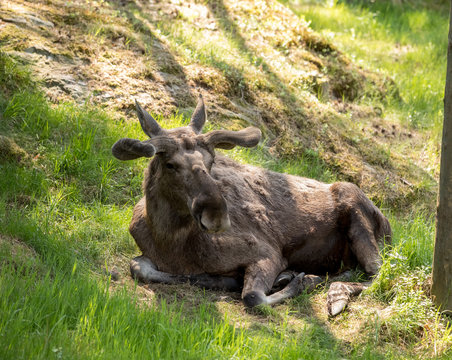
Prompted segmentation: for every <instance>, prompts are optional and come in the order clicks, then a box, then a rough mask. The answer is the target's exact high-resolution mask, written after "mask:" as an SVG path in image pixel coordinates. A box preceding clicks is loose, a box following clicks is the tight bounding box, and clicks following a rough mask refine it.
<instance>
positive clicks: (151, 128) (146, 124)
mask: <svg viewBox="0 0 452 360" xmlns="http://www.w3.org/2000/svg"><path fill="white" fill-rule="evenodd" d="M135 106H136V108H137V114H138V119H139V120H140V124H141V128H142V129H143V131H144V133H145V134H146V135H147V136H149V137H153V136H157V135H161V134H162V132H163V129H162V128H161V127H160V125H159V124H158V123H157V121H156V120H155V119H154V118H153V117H152V116H151V114H149V113H148V112H147V111H146V110H144V109H143V108H142V107H141V105H140V104H139V103H138V101H136V100H135Z"/></svg>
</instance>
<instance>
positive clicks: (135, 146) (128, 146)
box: [111, 138, 155, 160]
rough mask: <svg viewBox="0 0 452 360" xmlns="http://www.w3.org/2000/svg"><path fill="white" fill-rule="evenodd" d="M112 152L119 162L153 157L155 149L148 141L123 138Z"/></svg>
mask: <svg viewBox="0 0 452 360" xmlns="http://www.w3.org/2000/svg"><path fill="white" fill-rule="evenodd" d="M111 152H112V154H113V156H114V157H115V158H117V159H119V160H133V159H138V158H140V157H153V156H154V154H155V147H154V146H153V145H152V144H151V143H149V142H148V141H140V140H136V139H129V138H122V139H119V140H118V141H116V142H115V144H114V145H113V147H112V148H111Z"/></svg>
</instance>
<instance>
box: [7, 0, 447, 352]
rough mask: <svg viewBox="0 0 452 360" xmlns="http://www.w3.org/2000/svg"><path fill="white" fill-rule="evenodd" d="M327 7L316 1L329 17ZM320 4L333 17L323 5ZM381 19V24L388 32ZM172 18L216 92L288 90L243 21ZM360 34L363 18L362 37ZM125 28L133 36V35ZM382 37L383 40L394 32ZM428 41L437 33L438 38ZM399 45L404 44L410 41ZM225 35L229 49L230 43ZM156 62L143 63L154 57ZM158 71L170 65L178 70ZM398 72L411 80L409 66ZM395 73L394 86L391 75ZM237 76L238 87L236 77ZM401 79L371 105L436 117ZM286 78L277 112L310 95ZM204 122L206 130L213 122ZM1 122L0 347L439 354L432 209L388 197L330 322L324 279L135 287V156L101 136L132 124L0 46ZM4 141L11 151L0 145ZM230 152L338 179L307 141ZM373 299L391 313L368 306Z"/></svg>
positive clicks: (349, 13)
mask: <svg viewBox="0 0 452 360" xmlns="http://www.w3.org/2000/svg"><path fill="white" fill-rule="evenodd" d="M358 8H359V11H361V12H359V11H358V10H357V9H358ZM319 9H320V10H322V11H323V7H319V8H318V9H317V10H316V8H315V7H311V8H310V11H311V15H312V18H313V19H314V18H315V14H317V13H316V11H320V10H319ZM337 9H339V10H340V11H342V13H337V14H336V15H341V14H342V15H344V18H345V20H347V19H348V21H350V22H352V20H356V17H354V16H356V13H358V12H359V14H364V15H362V16H367V15H366V14H369V12H366V11H368V10H366V9H367V8H361V7H359V6H358V5H354V3H336V5H335V6H334V7H333V8H332V11H336V10H337ZM369 11H370V10H369ZM373 11H375V10H373ZM419 11H420V12H422V11H421V10H419ZM425 11H427V10H425ZM387 12H388V13H389V12H390V11H389V10H387ZM327 14H328V12H327V11H326V10H325V14H324V15H325V16H327ZM428 14H430V13H428ZM138 15H139V13H136V17H137V18H138ZM311 15H310V16H311ZM345 15H346V16H345ZM399 15H400V13H399ZM306 16H307V15H306ZM328 16H330V20H334V19H336V20H335V21H339V20H338V19H337V18H336V16H335V15H334V12H333V15H328ZM438 16H440V15H438ZM322 18H323V17H322V16H320V15H319V16H318V23H317V24H315V21H314V20H313V26H314V27H317V28H318V29H319V31H323V30H321V26H320V25H319V22H320V20H321V19H322ZM372 18H375V16H374V15H372ZM396 19H397V18H393V20H392V23H391V24H395V20H396ZM345 20H344V21H345ZM333 23H334V22H333ZM365 23H366V22H365V21H364V22H363V25H362V26H364V24H365ZM402 23H403V24H404V22H402ZM360 24H361V23H360ZM370 24H371V27H375V29H377V30H378V31H377V30H375V38H377V37H378V36H380V35H381V34H380V32H381V27H379V25H378V26H377V25H373V23H372V22H370ZM391 24H386V25H385V27H387V28H388V29H392V27H393V26H392V27H391ZM226 25H228V24H227V23H225V24H224V25H223V26H224V27H227V26H226ZM229 25H230V24H229ZM135 26H138V25H137V24H135ZM178 26H179V25H177V24H175V25H167V27H166V28H165V27H163V25H162V26H161V28H160V31H161V32H165V33H164V35H165V36H167V37H168V38H169V39H174V41H171V42H170V45H171V46H173V51H176V52H178V53H181V52H183V53H185V54H188V55H185V57H184V59H185V60H184V61H186V62H187V64H185V65H189V63H190V61H191V59H195V60H196V61H199V62H201V63H202V64H203V65H206V66H207V65H209V66H213V67H215V68H217V69H218V71H220V72H221V73H224V74H225V76H224V79H226V80H224V83H223V84H226V85H225V86H226V88H228V86H231V87H230V88H228V89H227V90H226V94H229V95H231V96H239V97H241V96H242V91H241V90H240V89H242V90H243V91H244V92H245V94H244V97H245V96H247V95H246V91H248V95H249V94H250V93H254V91H257V90H259V89H262V88H265V89H267V90H268V89H270V90H272V91H274V90H275V89H276V90H278V91H280V90H282V89H283V87H282V85H281V84H284V82H283V81H281V83H278V81H275V78H278V77H279V75H278V72H276V71H275V72H273V74H272V73H271V72H269V71H268V72H266V73H265V75H264V76H262V75H256V74H257V73H259V71H258V70H256V69H259V66H261V65H262V62H263V61H264V57H262V58H255V59H254V60H253V61H255V64H254V65H253V66H252V67H250V68H247V66H246V65H247V64H248V62H249V61H250V59H249V56H250V54H252V53H253V51H252V50H246V49H245V48H244V44H245V43H243V42H241V41H240V39H239V40H237V39H236V38H234V36H231V34H232V35H234V32H235V34H237V33H238V30H237V29H236V30H234V29H232V32H231V33H230V34H229V35H228V37H226V38H225V39H223V40H222V41H223V42H222V43H221V44H220V45H218V47H215V44H213V43H202V44H200V43H199V41H198V40H199V39H198V40H197V39H196V33H190V32H188V33H186V34H189V36H188V37H186V38H184V37H182V35H184V34H182V33H181V32H180V30H181V29H180V27H178ZM340 26H341V24H338V25H337V28H336V29H335V30H336V31H337V32H338V33H339V27H340ZM404 26H405V25H404ZM403 29H404V30H403ZM403 29H402V30H403V31H405V30H406V28H403ZM422 29H423V28H422ZM113 30H115V29H113ZM113 30H112V31H106V30H105V31H103V30H102V31H97V30H92V34H91V36H94V37H96V36H102V37H103V36H107V35H108V34H111V33H113ZM333 30H334V29H333ZM333 30H331V31H333ZM402 30H400V35H401V34H402V33H403V31H402ZM90 31H91V30H90ZM115 31H116V30H115ZM388 31H389V30H388ZM390 31H392V32H395V30H390ZM365 32H366V30H365V29H364V28H362V29H361V30H360V32H359V34H362V33H365ZM123 33H124V34H127V36H129V33H128V32H121V34H123ZM346 33H347V34H348V36H350V34H351V32H350V31H348V32H346ZM190 34H191V35H190ZM108 36H109V35H108ZM115 36H116V35H115ZM130 36H131V35H130ZM184 36H185V35H184ZM387 36H388V38H383V40H381V41H389V40H388V39H389V35H387ZM391 36H393V35H391ZM338 37H339V36H338ZM133 39H134V41H131V42H129V43H130V46H137V44H140V39H139V37H133ZM433 39H434V40H435V44H437V42H436V41H437V38H433ZM341 41H343V44H344V45H341V44H342V43H341V42H340V41H339V40H338V44H339V46H344V51H346V52H348V53H350V54H351V55H352V56H353V55H354V56H355V61H359V59H361V57H360V56H362V59H364V60H363V61H366V64H367V65H368V66H370V67H375V68H377V67H379V66H381V67H382V68H384V66H383V65H380V63H379V62H377V59H380V60H381V61H383V60H382V58H383V56H382V55H378V54H379V53H378V51H377V50H378V49H375V50H376V54H377V55H378V56H376V60H375V63H373V64H372V63H371V62H370V60H369V57H368V55H367V53H366V51H363V50H361V54H356V55H355V54H354V53H353V51H354V50H353V48H352V47H351V45H350V48H346V47H345V44H346V42H347V37H346V36H345V35H344V37H343V39H342V40H341ZM348 41H349V42H350V43H352V42H353V41H352V40H348ZM375 41H376V40H375ZM400 41H401V40H400ZM405 41H406V43H407V44H408V43H410V44H411V42H413V43H415V41H416V38H415V37H413V38H412V39H406V40H405ZM438 41H440V40H439V39H438ZM432 42H433V40H432ZM231 43H232V47H233V48H234V49H235V50H234V51H233V52H228V49H230V48H229V46H230V44H231ZM363 44H364V43H361V46H362V47H363V48H364V45H363ZM195 45H197V46H198V47H195ZM223 45H224V48H223V49H222V50H221V49H220V50H221V51H219V52H218V53H215V50H217V49H219V48H222V47H223ZM371 45H372V42H371ZM128 46H129V45H128ZM412 46H414V45H412ZM432 46H433V47H435V46H440V45H432ZM419 47H420V48H421V47H422V44H421V45H419ZM187 49H188V50H190V52H188V51H186V50H187ZM355 50H356V49H355ZM371 50H372V48H371ZM371 50H367V51H368V52H370V51H371ZM149 51H150V50H149ZM356 51H357V50H356ZM380 51H383V50H380ZM209 53H210V54H211V56H208V54H209ZM228 56H230V57H228ZM275 56H276V55H275ZM366 56H367V57H366ZM423 58H426V56H424V57H423ZM221 61H222V62H221ZM404 61H405V60H404ZM407 61H408V60H407ZM438 62H440V60H438ZM151 65H152V66H151ZM151 65H150V66H151V68H152V67H153V66H154V64H151ZM157 65H158V64H157ZM160 65H161V64H160ZM160 65H159V66H160ZM167 65H168V64H167ZM169 65H171V64H169ZM367 65H366V66H367ZM385 66H389V65H385ZM168 69H169V71H172V70H171V69H173V70H174V69H175V67H174V66H170V67H169V68H167V70H168ZM250 69H251V70H250ZM407 69H409V66H408V64H405V65H404V67H401V68H400V69H399V70H398V71H400V74H403V73H404V71H405V72H406V71H407ZM423 69H424V70H423V71H425V72H427V71H430V70H428V69H425V67H423ZM178 71H180V70H178ZM247 71H249V72H250V73H247ZM385 71H388V72H389V71H390V69H386V70H385ZM431 71H432V72H435V71H436V70H431ZM438 71H439V70H438ZM388 74H390V75H391V74H392V73H388ZM400 76H402V75H400ZM404 76H405V77H406V81H408V80H409V76H407V75H404ZM429 76H431V77H433V76H434V75H429ZM281 77H282V76H281ZM394 77H395V81H396V82H397V84H398V85H399V82H398V80H399V78H398V77H397V76H394ZM218 79H223V78H218V77H213V78H212V79H211V83H210V84H211V85H209V83H208V80H209V78H205V79H204V80H206V85H205V86H208V85H209V86H214V87H215V86H220V85H221V83H218V82H217V80H218ZM250 79H251V80H253V79H255V80H256V82H255V83H254V85H250V83H249V81H250ZM253 81H254V80H253ZM438 81H439V80H438ZM218 84H220V85H218ZM231 84H232V85H231ZM240 84H242V85H243V86H244V87H243V88H240V86H238V85H240ZM275 84H276V85H275ZM402 84H403V83H402ZM236 85H237V86H238V87H237V86H236ZM245 85H246V86H245ZM417 86H419V85H417ZM435 86H439V85H435ZM407 87H408V89H406V90H405V88H404V87H403V86H399V88H400V89H401V96H402V99H403V101H399V102H397V101H395V100H394V99H386V101H387V102H385V103H384V104H383V105H381V106H383V108H384V111H385V113H386V112H388V113H389V114H395V115H394V116H400V114H406V113H407V111H408V109H410V108H411V107H413V108H415V109H418V110H419V111H423V113H422V114H423V115H422V116H419V117H418V123H416V122H412V124H410V126H417V127H421V128H422V127H429V126H437V125H435V124H436V122H435V121H436V120H434V119H432V118H431V116H432V114H433V113H432V112H430V113H429V112H428V111H429V110H428V109H427V110H428V111H427V110H426V108H427V106H424V105H425V104H424V105H422V104H423V102H425V101H431V102H432V104H433V103H435V104H436V102H435V101H437V100H438V99H436V100H434V99H431V97H429V96H426V97H425V99H424V100H422V101H419V102H415V101H414V97H413V96H411V95H410V93H409V91H410V90H409V89H410V86H408V85H407ZM412 87H413V89H414V88H416V85H415V84H414V85H412ZM237 89H238V90H237ZM435 89H436V88H435ZM286 90H287V88H286ZM289 90H290V89H289ZM289 90H287V92H288V93H287V94H286V95H283V96H281V95H280V94H278V96H275V98H276V99H279V101H280V102H279V104H281V103H282V104H285V106H286V109H288V108H289V107H288V105H287V104H289V103H290V101H292V100H290V92H291V93H292V95H293V94H297V95H300V94H306V93H309V92H310V91H312V89H311V88H310V87H309V86H307V87H302V88H301V89H298V90H293V91H292V90H290V91H289ZM228 91H231V93H228ZM404 91H407V93H404ZM413 91H414V90H413ZM417 91H418V92H420V90H419V89H418V90H417ZM435 91H436V90H435ZM438 91H439V90H438ZM413 93H414V92H413ZM234 94H235V95H234ZM245 99H246V98H245ZM287 99H289V100H287ZM294 101H295V100H294ZM297 101H298V100H297ZM357 101H358V100H357ZM359 101H363V102H364V101H366V99H360V100H359ZM372 101H374V100H372ZM411 102H413V103H412V105H410V104H411ZM436 106H437V105H436ZM437 108H438V106H437ZM422 109H424V110H422ZM429 114H430V115H429ZM388 116H389V115H388ZM391 116H392V115H391ZM158 120H159V121H160V122H161V123H162V125H163V126H165V127H176V126H181V125H183V124H186V123H187V118H186V117H184V116H183V115H182V113H181V114H178V113H175V114H172V115H171V116H169V117H167V118H165V120H164V119H163V118H161V117H158ZM401 121H402V120H401ZM230 125H231V126H236V125H237V124H234V123H232V124H230ZM241 125H242V124H241V123H239V124H238V126H241ZM209 126H210V127H209V129H211V128H215V127H217V126H218V123H216V122H214V123H212V124H210V125H209ZM0 134H2V136H3V137H4V138H7V139H8V141H2V142H1V144H7V145H5V147H4V148H3V147H2V156H1V157H0V171H1V174H2V176H1V177H0V189H1V191H0V229H1V230H0V358H2V359H9V358H11V359H12V358H14V359H16V358H33V359H35V358H36V359H39V358H42V359H48V358H55V359H64V358H67V359H76V358H80V359H86V358H100V359H110V358H120V359H122V358H163V359H172V358H184V359H185V358H196V359H198V358H209V359H218V358H236V359H261V358H272V359H273V358H284V359H286V358H287V359H291V358H293V359H299V358H303V359H320V358H322V359H323V358H325V359H335V358H338V359H340V358H351V359H363V358H364V359H383V358H394V359H395V358H428V357H435V356H438V357H443V358H447V357H448V356H450V349H449V348H450V346H451V344H452V334H451V328H450V326H449V327H448V325H447V324H446V322H445V320H444V319H443V318H442V317H441V315H440V314H439V313H438V312H437V311H436V310H435V308H434V306H433V304H432V302H431V300H430V297H429V289H428V284H429V274H430V273H431V262H432V251H433V234H434V219H433V218H432V217H431V215H429V214H428V213H426V214H423V213H415V212H412V213H409V214H408V215H406V216H405V217H400V215H399V214H394V213H393V210H390V209H385V212H386V213H387V214H388V216H389V218H390V221H391V224H392V227H393V231H394V246H393V247H392V248H387V249H385V252H384V257H383V261H384V262H383V267H382V271H381V272H380V275H379V277H378V278H377V279H376V281H375V282H374V285H373V286H372V287H371V288H370V289H369V290H368V291H367V292H366V294H364V295H363V296H361V297H360V298H359V299H357V300H356V301H355V302H353V303H352V304H351V305H350V311H348V312H345V313H344V314H342V315H340V317H338V318H337V319H334V320H328V319H326V317H325V315H324V308H323V307H322V308H321V310H318V308H319V307H321V306H324V304H325V291H324V290H319V291H318V292H316V293H315V294H314V295H307V294H303V295H302V296H300V297H298V298H296V299H292V300H291V301H288V302H287V303H286V304H283V305H280V306H277V307H275V308H267V309H263V310H261V311H260V312H256V313H254V312H251V313H250V312H246V311H245V310H244V308H243V306H242V305H241V304H240V303H239V301H238V299H234V298H232V299H231V298H229V299H228V300H224V299H222V296H223V295H222V294H218V293H217V292H207V291H206V292H202V291H201V290H197V289H193V288H192V287H190V286H188V285H184V286H182V287H177V288H176V287H168V288H157V289H154V290H155V293H153V291H154V290H152V288H151V289H149V288H148V289H145V288H142V287H138V286H136V285H135V284H134V283H133V282H132V281H131V280H128V273H127V262H128V260H129V259H130V258H131V257H133V256H135V255H136V254H137V249H136V246H135V244H134V243H133V240H132V239H131V237H130V236H129V235H128V234H127V230H126V229H127V226H128V222H129V219H130V218H131V211H132V207H133V205H134V204H135V203H136V202H137V200H138V199H139V198H140V197H141V189H140V186H141V179H142V172H143V169H144V167H145V165H146V160H139V161H134V162H128V163H120V162H118V161H116V160H112V157H111V154H110V148H111V145H112V144H113V143H114V141H116V140H117V139H118V138H120V137H124V136H128V137H134V138H141V139H143V138H144V137H143V134H142V132H141V130H140V128H139V125H138V122H137V121H134V122H129V121H127V120H124V119H123V118H122V117H115V116H114V114H113V115H111V114H107V112H106V111H103V110H101V109H100V107H98V106H94V105H90V104H89V102H86V103H85V104H81V105H80V104H79V105H77V104H75V103H72V102H66V103H58V104H52V103H51V102H49V100H47V99H46V97H45V96H44V95H43V93H42V92H41V91H40V90H39V88H38V87H37V84H36V83H35V82H34V79H33V78H32V75H31V73H30V72H29V71H28V68H27V67H26V66H23V65H21V64H20V62H18V61H17V60H15V59H13V58H12V57H10V56H8V55H6V54H5V53H2V52H1V51H0ZM0 140H1V138H0ZM8 144H9V145H8ZM267 145H270V144H267ZM2 146H3V145H2ZM3 152H5V153H8V154H10V155H8V156H3ZM228 154H229V155H230V156H232V157H233V158H234V159H237V160H239V161H243V162H247V163H252V164H255V165H258V166H264V167H267V168H270V169H273V170H276V171H285V172H289V173H293V174H297V175H302V176H308V177H313V178H317V179H320V180H324V181H334V180H336V179H337V176H338V175H337V173H336V172H335V171H333V170H332V169H331V167H329V165H328V164H327V163H326V162H325V161H324V159H323V158H322V156H321V153H320V151H317V150H312V149H304V151H302V152H296V153H292V158H290V157H278V156H275V155H274V153H273V152H271V151H270V149H269V148H268V147H267V146H262V147H259V148H257V149H252V150H244V149H234V150H233V151H230V152H228ZM294 158H295V159H294ZM118 264H119V265H118ZM121 264H123V265H121ZM115 266H121V269H120V270H121V276H122V277H123V278H122V280H121V281H119V282H115V281H112V280H111V279H110V277H109V275H108V271H110V269H111V268H113V267H115ZM103 269H105V270H103ZM227 296H229V295H226V297H227ZM383 307H384V308H386V309H388V310H382V311H376V310H374V309H381V308H383ZM344 329H351V330H350V334H345V330H344Z"/></svg>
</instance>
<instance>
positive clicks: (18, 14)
mask: <svg viewBox="0 0 452 360" xmlns="http://www.w3.org/2000/svg"><path fill="white" fill-rule="evenodd" d="M86 4H87V3H86V2H84V1H73V2H70V3H67V2H64V1H60V2H59V1H49V2H46V3H45V5H44V4H43V3H41V2H22V1H14V2H3V3H2V5H1V7H0V18H1V19H2V23H1V28H2V31H1V35H0V43H1V44H2V49H3V51H5V52H6V53H7V54H10V55H11V56H13V57H14V58H16V59H18V61H21V62H26V63H28V64H30V65H31V66H32V68H33V71H34V73H35V74H36V75H37V76H38V77H40V78H41V79H42V85H43V87H44V89H45V91H46V94H47V96H48V97H49V99H51V100H52V101H54V102H60V101H76V102H78V103H83V102H86V101H89V102H90V103H93V104H99V105H101V106H102V107H103V108H104V109H105V111H107V112H108V113H109V114H110V116H113V117H115V118H116V119H118V120H119V119H121V118H123V117H126V118H127V119H134V118H135V113H134V109H133V104H134V99H137V100H139V101H141V102H142V103H143V104H144V105H145V106H146V107H147V108H148V109H149V110H150V111H152V112H153V113H155V114H159V115H162V116H164V117H165V116H169V115H171V114H175V113H176V112H180V113H182V114H188V113H189V112H190V111H192V109H193V107H194V106H195V99H196V95H197V93H199V92H201V93H203V95H204V96H205V98H206V102H207V103H208V112H209V119H210V121H211V122H212V124H213V126H215V127H224V128H239V127H243V126H246V125H249V124H252V125H256V126H259V127H260V128H261V129H262V130H263V131H264V134H265V135H266V146H267V150H268V153H269V154H270V156H271V157H274V158H275V159H279V160H281V159H285V160H290V161H297V160H296V159H297V158H298V159H300V160H299V161H308V162H316V163H319V164H323V165H324V166H325V168H327V169H330V170H331V172H332V177H331V179H332V178H338V179H341V180H347V181H352V182H354V183H356V184H358V185H359V186H360V187H361V188H363V190H364V191H365V192H366V193H367V194H368V195H369V196H370V197H371V198H372V199H373V200H374V201H376V202H377V203H382V204H386V205H389V206H390V207H392V208H398V209H405V208H406V206H408V205H409V204H410V205H413V201H417V200H420V201H419V202H418V204H422V205H421V206H422V207H427V208H432V207H433V205H434V203H433V201H434V199H435V189H436V181H435V179H434V178H433V177H432V174H431V172H429V171H428V170H425V169H424V167H429V166H431V164H426V163H422V162H421V161H419V160H418V158H419V157H418V156H417V153H416V152H414V153H412V152H411V151H410V153H409V154H407V151H406V150H407V149H413V148H414V149H419V148H420V147H421V145H420V144H422V142H423V139H422V135H420V134H418V133H417V132H416V131H415V130H414V129H412V128H406V127H405V126H404V124H400V123H397V122H394V121H389V122H388V121H386V120H385V119H384V118H382V116H383V115H384V114H383V112H382V109H383V108H384V104H385V101H387V99H388V98H391V99H393V98H396V99H397V97H398V89H397V86H396V84H395V83H394V81H393V80H391V79H390V78H387V77H385V76H382V75H379V74H377V73H372V72H369V71H367V70H365V69H363V68H361V67H359V66H356V65H355V64H354V63H353V62H352V61H350V59H348V58H347V56H345V55H344V54H342V53H341V52H339V51H338V50H337V49H336V47H335V46H334V45H333V44H332V43H330V42H329V41H327V40H325V39H324V38H323V37H321V36H320V35H318V34H317V33H315V32H314V31H312V29H311V28H310V27H309V25H308V23H306V22H305V21H303V20H301V19H300V18H298V17H297V16H296V15H294V14H293V13H292V12H291V11H290V10H289V9H288V8H286V7H284V6H283V5H281V4H279V3H277V2H274V1H267V2H259V3H258V4H257V3H255V2H253V1H240V2H223V1H211V2H208V3H206V4H203V3H198V2H190V1H188V2H179V1H168V2H165V1H163V2H160V1H159V2H155V3H154V2H139V1H137V2H135V1H107V2H103V1H100V2H95V1H94V2H89V6H86ZM400 101H402V100H401V99H400ZM407 155H408V156H407Z"/></svg>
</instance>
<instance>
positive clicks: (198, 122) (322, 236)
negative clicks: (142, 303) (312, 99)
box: [112, 95, 391, 316]
mask: <svg viewBox="0 0 452 360" xmlns="http://www.w3.org/2000/svg"><path fill="white" fill-rule="evenodd" d="M136 109H137V113H138V118H139V121H140V124H141V127H142V129H143V131H144V133H145V134H146V135H147V136H148V137H149V138H150V139H148V140H145V141H140V140H137V139H130V138H122V139H120V140H118V141H117V142H116V143H115V144H114V145H113V147H112V153H113V155H114V156H115V157H116V158H117V159H119V160H132V159H136V158H140V157H146V158H152V159H151V160H150V162H149V166H148V168H147V170H146V171H145V176H144V181H143V191H144V197H143V198H142V199H141V200H140V201H139V202H138V203H137V204H136V205H135V207H134V210H133V216H132V221H131V223H130V227H129V231H130V233H131V235H132V236H133V238H134V239H135V241H136V243H137V245H138V247H139V249H140V250H141V252H142V255H141V256H138V257H136V258H134V259H133V260H132V261H131V263H130V270H131V273H132V276H133V277H134V278H136V279H138V280H140V281H142V282H145V283H150V282H161V283H168V284H178V283H183V282H190V283H193V284H197V285H199V286H202V287H205V288H210V289H218V288H219V289H226V290H237V289H240V288H241V289H242V292H241V294H242V295H241V296H242V300H243V302H244V304H245V306H247V307H254V306H256V305H260V304H268V305H272V304H276V303H279V302H281V301H283V300H284V299H287V298H290V297H294V296H297V295H298V294H300V293H301V292H302V291H303V290H304V289H309V288H312V287H313V286H315V285H316V284H318V283H319V282H321V281H323V280H322V279H323V278H322V277H321V276H324V275H325V274H327V273H328V274H331V275H334V274H339V273H340V272H341V271H342V272H343V271H345V270H347V269H351V268H353V267H356V266H360V267H361V268H362V269H363V270H364V271H365V272H366V274H368V275H369V276H370V277H373V276H375V275H376V273H377V272H378V270H379V267H380V265H381V258H380V256H379V246H382V245H383V244H384V243H385V242H390V240H391V228H390V224H389V222H388V220H387V219H386V218H385V216H384V215H383V214H382V213H381V211H380V210H379V209H378V208H377V207H376V206H375V205H374V204H373V203H372V202H371V201H370V200H369V199H368V198H367V197H366V196H365V195H364V193H363V192H362V191H361V190H360V189H359V188H358V187H357V186H356V185H354V184H352V183H347V182H336V183H333V184H325V183H322V182H319V181H316V180H312V179H307V178H303V177H298V176H293V175H288V174H283V173H277V172H273V171H270V170H266V169H262V168H259V167H255V166H250V165H245V164H241V163H238V162H236V161H233V160H231V159H229V158H228V157H225V156H222V155H220V154H216V153H215V149H232V148H234V147H235V146H242V147H247V148H251V147H254V146H256V145H257V144H258V143H259V141H260V139H261V131H260V130H259V129H258V128H256V127H248V128H245V129H243V130H240V131H229V130H212V131H210V132H207V133H202V129H203V126H204V124H205V122H206V109H205V105H204V101H203V98H202V96H201V95H200V96H199V99H198V104H197V106H196V108H195V111H194V113H193V115H192V117H191V121H190V123H189V125H188V126H186V127H180V128H175V129H169V130H167V129H163V128H162V127H161V126H160V125H159V124H158V123H157V121H156V120H155V119H154V118H153V117H152V116H151V115H150V114H149V113H148V112H146V111H145V110H144V109H143V108H142V107H141V106H140V104H139V103H138V102H136ZM306 274H308V275H306ZM319 279H320V280H319ZM274 285H280V290H278V291H274V292H272V288H273V287H274ZM281 287H282V289H281ZM364 287H365V284H363V283H351V282H343V281H340V282H333V283H332V284H331V286H330V288H329V291H328V295H327V308H328V312H329V314H330V315H331V316H334V315H337V314H338V313H340V312H341V311H342V310H343V309H344V308H345V307H346V306H347V303H348V301H349V300H350V297H351V296H353V295H356V294H359V293H360V292H361V291H362V290H363V288H364Z"/></svg>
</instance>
